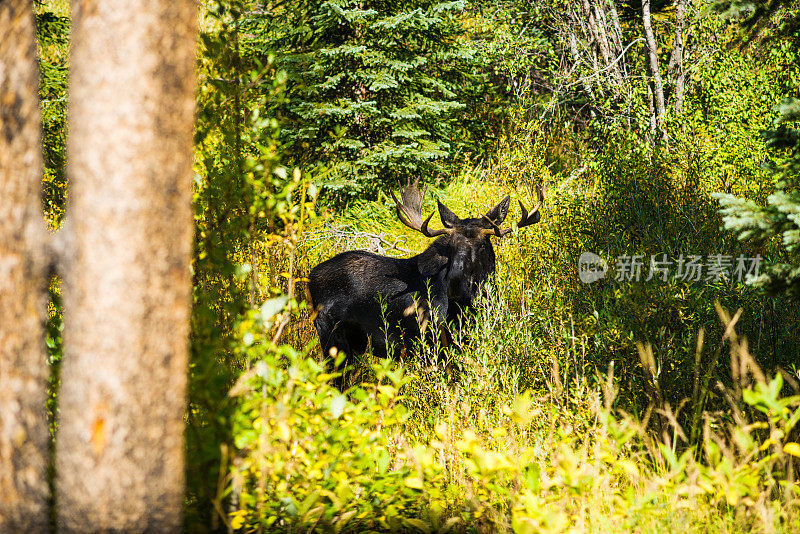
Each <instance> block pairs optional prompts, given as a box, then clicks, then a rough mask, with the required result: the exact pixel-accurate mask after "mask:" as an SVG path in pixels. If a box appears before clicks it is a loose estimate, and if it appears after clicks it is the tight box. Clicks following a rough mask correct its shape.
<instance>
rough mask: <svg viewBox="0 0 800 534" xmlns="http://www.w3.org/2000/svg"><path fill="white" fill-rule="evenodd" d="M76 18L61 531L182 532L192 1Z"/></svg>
mask: <svg viewBox="0 0 800 534" xmlns="http://www.w3.org/2000/svg"><path fill="white" fill-rule="evenodd" d="M72 13H73V17H74V20H73V31H72V60H71V61H72V66H73V67H72V71H71V76H70V100H69V113H68V117H69V130H68V142H67V153H68V168H67V169H68V173H69V179H70V196H69V205H68V210H67V213H68V216H67V222H66V225H67V226H66V231H67V234H66V237H65V243H66V244H65V249H66V251H67V257H66V258H65V265H66V268H65V273H64V298H63V301H64V309H65V330H64V336H63V339H64V360H63V363H62V368H61V383H62V385H61V391H60V394H59V404H60V416H61V418H60V421H61V422H60V426H59V431H58V437H57V441H56V447H57V451H56V467H57V499H58V523H59V528H60V530H61V531H63V532H78V531H79V532H100V531H119V532H122V531H124V532H175V531H177V530H179V529H180V526H181V505H182V500H183V492H184V463H183V450H184V447H183V426H184V424H183V416H184V410H185V390H186V372H187V368H186V366H187V353H188V333H189V314H190V303H191V280H190V272H189V262H190V256H191V242H192V217H191V181H192V179H191V160H192V126H193V118H194V87H195V77H194V67H195V39H196V34H197V12H196V5H195V3H194V2H193V1H191V0H105V1H102V2H100V1H98V0H73V2H72Z"/></svg>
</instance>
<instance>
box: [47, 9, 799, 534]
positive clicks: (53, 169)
mask: <svg viewBox="0 0 800 534" xmlns="http://www.w3.org/2000/svg"><path fill="white" fill-rule="evenodd" d="M37 13H38V14H37V25H38V31H39V42H40V51H41V72H42V86H41V90H40V93H41V96H42V111H43V121H44V132H45V133H44V135H45V137H44V147H45V161H46V172H45V177H44V191H45V193H44V199H43V209H44V212H45V215H46V216H47V218H48V220H49V221H50V223H51V226H52V227H53V228H57V227H58V226H59V225H60V224H61V223H62V221H63V219H64V200H65V195H66V177H65V175H64V169H63V164H64V159H65V158H64V135H65V134H64V123H65V118H64V113H65V99H66V91H67V65H66V61H67V59H66V58H67V54H66V50H67V47H68V43H69V12H68V7H67V5H66V2H61V1H48V2H41V3H37ZM798 15H800V7H798V6H797V4H796V3H795V2H776V1H770V2H727V3H713V2H708V1H705V0H675V1H673V2H650V1H649V0H645V1H643V2H617V1H605V0H583V1H582V2H564V1H562V0H539V1H536V2H528V1H525V0H507V1H505V0H504V1H500V0H498V1H494V2H481V1H472V2H469V3H467V2H462V1H452V2H436V1H427V0H410V1H401V2H382V1H372V0H369V1H361V2H354V1H351V0H326V1H317V0H311V1H309V0H281V1H271V2H255V1H249V0H226V1H220V2H213V1H208V2H202V3H201V5H200V14H199V16H200V20H201V42H200V53H199V57H198V76H199V88H198V93H197V99H198V110H199V111H198V118H197V127H196V152H195V173H196V174H195V187H194V191H195V198H194V206H195V210H194V213H195V223H196V239H195V260H194V263H193V280H194V312H193V319H192V339H191V343H192V361H191V366H190V369H189V373H190V394H189V395H190V397H189V403H188V409H187V430H186V438H187V455H188V466H189V469H188V471H187V481H188V489H187V499H186V522H187V524H186V528H187V530H188V531H192V532H193V531H203V530H208V531H223V530H226V529H227V530H240V529H243V530H246V531H265V530H266V531H287V530H293V531H294V530H297V531H300V530H303V531H314V530H319V531H334V532H339V531H353V532H361V531H364V530H369V529H372V530H378V531H417V530H419V531H425V532H430V531H448V530H452V531H480V532H490V531H498V530H499V531H514V532H538V531H562V530H580V531H582V530H594V531H611V530H613V531H627V530H648V531H649V530H655V529H657V528H667V529H669V530H678V529H681V530H682V529H686V528H689V529H691V530H706V529H714V530H716V529H725V530H750V529H758V530H764V531H773V530H775V529H778V530H796V529H797V528H798V524H797V517H798V515H797V513H798V511H800V510H798V500H797V499H798V492H797V489H796V488H797V487H796V484H795V482H794V480H795V478H796V460H795V457H797V456H800V445H798V444H797V441H798V440H797V437H796V430H794V427H795V425H796V423H797V421H798V419H800V411H798V406H799V405H800V401H798V397H797V396H793V395H796V394H797V393H798V381H800V374H798V368H797V362H798V361H800V327H799V326H800V325H799V323H798V312H800V304H799V303H798V295H799V294H800V293H799V292H800V285H798V284H800V282H799V281H800V258H799V257H798V254H799V253H800V192H799V191H798V176H800V133H798V130H797V121H798V119H800V104H798V102H799V101H798V100H797V98H798V97H800V57H799V56H798V50H800V47H798V45H799V44H800V30H799V29H798V27H799V26H800V25H798V24H797V20H798ZM409 177H411V178H416V177H420V178H421V179H422V182H423V183H425V184H427V185H429V191H432V193H433V194H432V195H430V194H429V197H428V198H427V202H426V205H425V206H424V212H425V213H426V214H427V213H430V212H431V211H432V210H433V209H434V199H435V198H438V199H440V200H442V201H443V202H445V203H446V204H447V205H448V206H449V207H450V208H451V209H452V210H454V211H455V212H456V213H457V214H460V215H463V216H467V215H473V214H476V213H482V212H484V211H486V209H488V208H489V207H491V206H493V205H494V204H495V203H496V202H497V200H499V199H500V198H502V197H503V196H505V195H506V194H511V195H512V196H513V197H516V198H520V199H523V200H526V199H528V198H531V196H532V193H533V190H534V186H535V185H536V184H538V183H541V182H547V183H548V184H549V196H548V199H547V202H546V204H545V207H544V208H543V217H542V221H541V222H540V223H539V224H538V225H536V226H535V227H532V228H527V229H524V230H520V231H519V232H516V233H514V234H513V235H511V236H509V237H507V238H504V239H503V240H502V241H500V240H497V241H496V242H495V248H496V250H497V254H498V272H497V275H496V277H495V278H494V279H493V280H492V282H491V283H490V284H489V286H488V287H487V288H486V294H485V297H484V298H483V300H482V301H481V304H480V306H479V307H478V309H477V310H476V311H475V313H474V315H473V316H471V317H470V318H469V319H468V321H467V323H466V324H465V325H463V327H462V328H461V330H460V333H459V335H462V336H463V339H462V341H463V346H464V350H463V351H462V352H453V353H451V354H449V356H448V358H449V359H450V360H451V363H452V364H453V365H450V366H448V371H445V370H444V369H443V368H442V367H440V366H436V365H435V364H434V362H435V359H436V358H435V354H434V352H435V351H434V350H433V349H432V348H430V347H423V350H422V351H421V354H422V356H421V358H420V359H419V360H417V361H406V362H404V363H403V365H402V366H399V365H398V364H397V363H396V362H388V361H376V360H375V359H373V358H371V357H369V356H367V357H365V358H363V359H362V361H360V364H359V365H358V366H357V367H356V368H355V369H353V370H351V371H350V373H349V380H350V382H349V383H350V384H351V385H352V387H351V388H350V389H349V390H347V391H346V392H340V391H338V390H336V389H335V388H333V387H332V386H330V384H329V382H330V379H331V375H330V374H328V371H330V362H326V361H325V358H324V357H323V355H322V354H320V350H319V345H318V342H317V341H316V338H315V332H314V328H313V323H312V321H311V310H309V309H308V304H307V303H306V301H305V296H304V295H305V292H304V282H305V278H304V277H305V276H306V275H307V274H308V272H309V270H310V269H311V268H312V267H313V266H314V265H315V264H316V263H317V262H318V261H320V260H322V259H326V258H328V257H330V256H332V255H333V254H335V253H337V252H339V251H342V250H347V249H352V248H365V249H369V250H373V251H377V252H380V253H383V254H389V255H402V256H405V255H409V254H411V253H412V251H414V252H416V251H421V250H422V249H423V248H424V247H425V246H426V243H425V241H424V240H423V238H422V237H421V236H419V235H412V234H410V233H409V231H408V230H407V229H405V227H403V226H402V225H401V224H399V223H398V221H397V220H396V217H395V215H394V210H393V203H392V201H391V199H390V198H389V196H388V192H389V190H390V189H391V188H393V187H396V184H397V183H398V181H403V182H404V181H405V179H406V178H409ZM526 203H527V201H526ZM511 216H512V217H516V214H512V215H511ZM583 252H593V253H595V254H598V255H600V256H601V257H602V258H604V259H605V260H606V261H607V262H608V263H609V264H610V265H611V267H612V268H613V267H615V264H616V262H617V259H618V258H620V257H622V256H626V255H627V256H634V255H641V256H642V257H643V258H644V262H645V265H644V266H643V270H642V273H643V276H642V277H641V279H639V280H617V279H616V278H615V277H614V276H609V277H607V278H606V279H604V280H601V281H598V282H596V283H594V284H591V285H585V284H582V283H581V282H580V280H579V273H578V258H579V257H580V255H581V253H583ZM663 254H665V255H666V256H665V258H669V259H670V260H671V261H673V262H677V261H678V258H681V257H688V256H690V255H696V256H701V257H703V258H704V259H705V260H706V263H708V262H710V261H711V260H710V259H709V258H710V257H714V256H715V255H724V256H729V257H730V258H732V261H734V266H735V259H736V258H737V257H739V256H744V257H747V258H753V257H756V256H758V255H760V256H761V257H762V258H763V268H762V270H761V272H762V273H763V274H762V276H760V277H759V278H758V279H756V280H753V281H751V282H752V283H745V281H744V280H738V279H737V278H736V277H735V276H729V277H727V278H717V277H713V276H712V277H707V276H705V275H704V276H701V277H699V279H697V280H680V279H676V278H675V277H670V278H668V279H667V280H664V279H662V278H660V277H653V278H651V279H650V280H646V278H647V276H646V273H647V272H648V267H649V258H650V257H651V256H652V255H657V256H658V257H662V256H661V255H663ZM673 269H675V266H673ZM673 272H674V271H673ZM52 293H53V303H54V304H53V307H52V314H51V316H52V318H51V325H50V338H49V339H48V346H49V347H50V349H51V358H52V360H53V363H54V369H55V370H56V371H54V375H53V376H54V378H53V382H54V384H55V385H57V376H58V375H57V363H58V361H59V358H60V335H59V329H60V320H59V309H58V281H57V280H54V282H53V287H52ZM53 391H54V392H55V391H56V388H54V390H53ZM52 401H53V402H52V403H51V405H50V409H51V410H56V409H57V396H56V395H55V393H53V398H52Z"/></svg>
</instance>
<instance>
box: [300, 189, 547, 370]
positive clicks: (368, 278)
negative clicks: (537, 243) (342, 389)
mask: <svg viewBox="0 0 800 534" xmlns="http://www.w3.org/2000/svg"><path fill="white" fill-rule="evenodd" d="M426 189H427V188H424V189H423V190H422V192H420V190H419V180H415V181H414V182H413V183H409V184H408V185H407V186H406V187H404V188H403V189H402V191H401V193H400V198H401V200H398V199H397V197H396V196H395V194H394V192H392V198H393V199H394V202H395V204H396V206H397V216H398V218H399V219H400V221H401V222H402V223H403V224H404V225H406V226H408V227H409V228H411V229H413V230H415V231H417V232H420V233H421V234H422V235H424V236H425V237H429V238H436V239H435V240H434V241H433V243H431V244H430V246H429V247H428V248H427V249H426V250H425V251H424V252H422V253H420V254H418V255H416V256H413V257H411V258H390V257H386V256H379V255H377V254H372V253H370V252H365V251H348V252H342V253H341V254H338V255H337V256H334V257H333V258H331V259H329V260H327V261H324V262H322V263H320V264H319V265H317V266H316V267H314V268H313V269H312V270H311V273H310V274H309V277H308V279H309V283H308V290H309V296H310V298H311V302H312V305H313V307H314V310H315V311H316V317H315V319H314V325H315V326H316V329H317V334H318V335H319V339H320V344H321V346H322V350H323V353H324V354H325V355H333V354H335V353H336V352H339V351H341V352H344V353H345V354H346V356H347V357H352V356H354V355H358V354H361V353H363V352H365V351H366V350H367V349H368V348H369V346H370V345H371V346H372V349H373V352H374V353H375V354H376V355H379V356H381V357H385V356H386V355H387V354H388V353H389V346H390V345H394V346H395V348H396V349H405V351H406V353H407V354H408V353H411V352H412V351H413V342H414V340H415V339H419V338H420V337H421V336H422V335H425V334H426V332H427V333H428V334H430V335H434V336H436V335H438V336H439V337H440V339H441V340H442V342H443V345H445V346H446V345H448V344H450V343H452V342H453V339H452V336H451V334H450V331H449V329H448V324H452V323H453V322H455V321H458V319H459V317H460V315H461V314H462V313H463V312H464V311H465V310H467V309H469V308H470V307H471V306H472V304H473V302H474V300H475V298H476V296H477V294H478V291H479V290H480V287H481V286H482V284H483V283H484V282H485V281H486V279H487V278H488V277H489V275H490V274H491V273H493V272H494V270H495V254H494V248H493V247H492V242H491V238H492V237H498V238H502V237H504V236H506V235H508V234H509V233H510V232H511V228H501V225H502V224H503V222H504V221H505V219H506V216H507V215H508V208H509V203H510V200H511V199H510V197H508V196H507V197H505V198H504V199H503V200H501V201H500V202H499V203H498V204H497V205H496V206H495V207H494V208H492V209H491V210H489V211H488V212H487V213H486V214H485V215H483V216H481V217H472V218H467V219H461V218H459V217H458V216H457V215H456V214H455V213H453V212H452V211H450V209H448V208H447V206H445V205H444V204H442V203H441V202H438V203H437V205H438V211H439V217H440V218H441V221H442V228H439V229H435V230H432V229H430V228H429V224H430V221H431V218H432V217H433V213H431V214H430V215H428V217H427V218H426V219H423V218H422V203H423V199H424V197H425V191H426ZM536 191H537V196H538V203H537V204H536V205H535V206H534V208H533V209H532V210H528V209H526V208H525V206H524V205H523V204H522V202H519V205H520V209H521V210H522V217H521V218H520V220H519V222H518V223H517V227H518V228H523V227H525V226H529V225H532V224H535V223H537V222H539V220H540V218H541V215H540V213H539V207H540V205H541V203H542V202H543V201H544V197H545V186H544V185H540V186H537V188H536ZM429 327H432V328H429ZM396 352H398V353H399V351H396Z"/></svg>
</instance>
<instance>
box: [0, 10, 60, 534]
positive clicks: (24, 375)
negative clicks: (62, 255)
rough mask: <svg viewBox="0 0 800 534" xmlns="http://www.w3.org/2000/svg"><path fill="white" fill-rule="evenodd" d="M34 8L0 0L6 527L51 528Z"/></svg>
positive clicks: (2, 488) (0, 450)
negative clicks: (49, 518)
mask: <svg viewBox="0 0 800 534" xmlns="http://www.w3.org/2000/svg"><path fill="white" fill-rule="evenodd" d="M32 8H33V4H32V2H30V0H8V1H4V2H0V35H2V37H1V38H0V532H43V531H46V530H47V525H48V513H47V504H48V486H47V458H48V441H49V435H48V429H47V418H46V415H45V400H46V397H47V373H48V368H47V360H46V358H45V354H46V353H45V347H44V321H45V317H46V312H47V307H46V300H45V299H46V289H47V283H46V266H45V254H44V244H45V240H46V238H47V232H46V230H45V227H44V218H43V215H42V208H41V193H40V192H41V186H42V165H43V164H42V154H41V119H40V115H39V98H38V89H39V67H38V65H37V62H36V45H35V31H34V18H33V11H32Z"/></svg>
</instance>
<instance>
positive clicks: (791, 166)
mask: <svg viewBox="0 0 800 534" xmlns="http://www.w3.org/2000/svg"><path fill="white" fill-rule="evenodd" d="M716 8H717V9H718V10H719V11H722V12H723V13H726V14H727V15H729V16H738V17H741V18H742V23H741V24H742V29H743V31H744V34H743V37H744V40H745V42H748V41H753V40H754V39H755V38H756V37H759V36H760V35H761V36H763V34H764V33H765V29H766V33H767V35H766V37H772V38H781V39H785V40H786V41H787V42H788V44H789V46H786V47H785V48H784V53H785V55H786V59H787V61H788V62H789V64H790V65H792V68H791V69H792V71H793V72H795V73H796V72H798V69H800V55H799V54H798V52H797V50H798V48H797V45H798V44H800V10H798V9H797V8H796V7H793V6H792V2H791V1H788V0H758V1H750V0H732V1H720V2H717V4H716ZM786 8H788V9H786ZM776 15H780V16H778V17H776ZM776 19H777V20H776ZM770 23H771V24H772V25H773V28H768V25H769V24H770ZM760 32H761V33H760ZM770 34H771V35H770ZM795 79H796V78H795ZM796 89H800V88H796ZM776 110H777V112H778V118H777V119H776V121H775V126H776V127H775V129H774V130H769V131H766V132H764V133H763V135H764V138H765V140H766V142H767V145H768V146H769V147H770V148H772V149H773V150H775V151H776V158H777V162H774V163H768V164H767V166H768V168H769V169H770V170H771V171H772V172H773V173H774V174H775V177H776V181H775V192H774V193H773V194H772V195H770V196H769V198H768V199H767V205H766V206H759V205H758V204H756V203H755V202H752V201H750V200H746V199H742V198H736V197H734V196H733V195H726V194H718V195H716V197H717V198H718V199H719V201H720V204H721V205H722V210H721V212H722V215H723V219H724V222H725V228H727V229H729V230H733V231H734V232H735V233H736V234H737V235H738V237H739V239H740V240H742V241H764V240H766V239H769V238H772V237H775V236H780V238H781V241H782V244H783V246H784V247H785V249H786V255H785V257H784V258H782V261H780V262H778V263H776V264H774V265H771V266H769V267H768V269H767V271H766V272H765V273H764V274H762V275H761V276H759V277H758V278H756V279H755V280H753V281H752V283H753V284H754V285H756V286H759V287H763V288H765V289H767V290H769V291H772V292H786V293H788V294H789V295H790V296H792V297H793V298H795V299H798V300H800V129H798V128H797V127H796V125H797V124H800V99H797V98H785V99H784V100H783V101H782V102H781V103H780V104H779V105H778V106H776Z"/></svg>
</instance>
